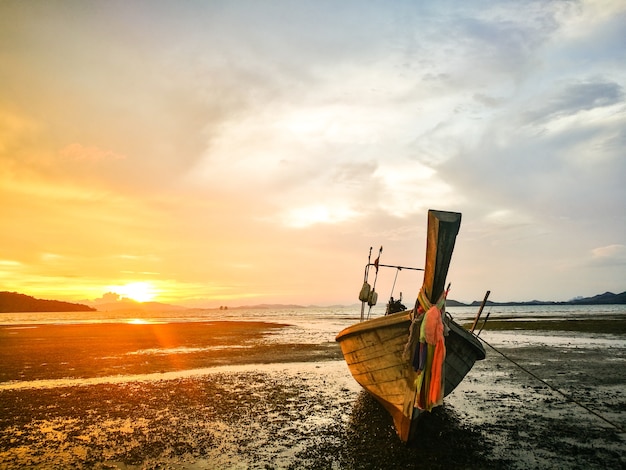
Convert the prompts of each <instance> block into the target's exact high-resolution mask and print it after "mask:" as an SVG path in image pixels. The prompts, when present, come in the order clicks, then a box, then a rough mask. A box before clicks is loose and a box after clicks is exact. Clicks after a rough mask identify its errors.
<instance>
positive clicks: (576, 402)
mask: <svg viewBox="0 0 626 470" xmlns="http://www.w3.org/2000/svg"><path fill="white" fill-rule="evenodd" d="M477 338H478V337H477ZM478 339H479V340H480V341H482V342H483V343H485V344H486V345H487V346H489V347H490V348H491V349H493V350H494V351H495V352H497V353H498V354H500V355H501V356H502V357H503V358H505V359H506V360H507V361H510V362H512V363H513V364H514V365H516V366H517V367H518V368H520V369H521V370H522V371H524V372H526V373H527V374H528V375H530V376H531V377H533V378H535V379H537V380H538V381H539V382H541V383H542V384H544V385H545V386H546V387H548V388H549V389H550V390H552V391H553V392H556V393H558V394H559V395H561V396H562V397H563V398H565V399H566V400H568V401H570V402H572V403H575V404H576V405H578V406H580V407H581V408H584V409H585V410H587V411H588V412H589V413H591V414H593V415H595V416H596V417H598V418H600V419H601V420H602V421H604V422H605V423H607V424H609V425H611V426H613V427H614V428H615V429H617V430H618V431H619V432H626V431H625V430H624V429H623V428H622V427H621V426H620V425H619V424H615V423H614V422H612V421H611V420H609V419H607V418H605V417H604V416H602V415H601V414H599V413H598V412H596V411H594V410H592V409H591V408H589V407H588V406H587V405H585V404H583V403H581V402H579V401H578V400H576V399H575V398H574V397H572V396H571V395H569V394H567V393H565V392H562V391H561V390H559V389H557V388H555V387H553V386H552V385H550V384H549V383H548V382H546V381H545V380H543V379H542V378H541V377H539V376H537V375H536V374H534V373H533V372H531V371H530V370H528V369H526V368H525V367H524V366H522V365H521V364H519V363H518V362H516V361H514V360H513V359H511V358H510V357H508V356H507V355H506V354H504V353H503V352H502V351H499V350H498V349H496V348H495V347H494V346H492V345H491V344H489V343H488V342H487V341H485V340H484V339H483V338H478Z"/></svg>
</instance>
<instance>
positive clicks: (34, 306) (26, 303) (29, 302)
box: [0, 292, 96, 313]
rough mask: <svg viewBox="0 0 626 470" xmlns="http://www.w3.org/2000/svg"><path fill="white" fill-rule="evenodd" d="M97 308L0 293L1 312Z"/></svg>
mask: <svg viewBox="0 0 626 470" xmlns="http://www.w3.org/2000/svg"><path fill="white" fill-rule="evenodd" d="M95 310H96V309H95V308H91V307H88V306H87V305H83V304H73V303H70V302H61V301H59V300H43V299H36V298H34V297H31V296H29V295H24V294H18V293H17V292H0V312H2V313H14V312H93V311H95Z"/></svg>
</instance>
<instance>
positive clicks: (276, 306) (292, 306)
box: [228, 304, 306, 310]
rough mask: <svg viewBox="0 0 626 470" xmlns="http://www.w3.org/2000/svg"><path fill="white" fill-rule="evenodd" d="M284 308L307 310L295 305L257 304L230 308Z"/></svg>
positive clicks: (231, 308)
mask: <svg viewBox="0 0 626 470" xmlns="http://www.w3.org/2000/svg"><path fill="white" fill-rule="evenodd" d="M283 308H285V309H286V308H306V307H305V306H304V305H294V304H257V305H242V306H239V307H228V309H230V310H239V309H246V310H253V309H254V310H259V309H283Z"/></svg>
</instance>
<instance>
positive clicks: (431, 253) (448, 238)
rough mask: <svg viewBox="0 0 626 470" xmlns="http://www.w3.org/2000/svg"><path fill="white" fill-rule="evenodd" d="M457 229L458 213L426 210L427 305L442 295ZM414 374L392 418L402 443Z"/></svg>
mask: <svg viewBox="0 0 626 470" xmlns="http://www.w3.org/2000/svg"><path fill="white" fill-rule="evenodd" d="M460 227H461V214H460V213H458V212H444V211H436V210H429V211H428V233H427V237H426V263H425V266H424V282H423V284H422V290H423V291H424V294H425V295H426V297H427V298H428V300H430V302H431V303H433V304H434V303H435V302H437V300H439V297H440V296H441V294H442V293H443V290H444V286H445V283H446V276H447V275H448V268H449V267H450V260H451V259H452V251H453V250H454V243H455V242H456V236H457V234H458V233H459V228H460ZM416 376H417V374H416V373H415V372H413V370H412V369H411V373H410V374H409V377H408V380H407V390H406V394H405V397H404V411H403V413H402V414H397V415H396V416H394V422H395V425H396V429H397V430H398V435H399V437H400V439H401V440H402V441H403V442H408V441H409V440H410V438H411V431H412V429H411V428H412V424H413V412H414V403H415V397H416V396H417V389H416V388H415V378H416Z"/></svg>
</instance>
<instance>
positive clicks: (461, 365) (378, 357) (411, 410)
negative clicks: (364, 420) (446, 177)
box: [336, 210, 485, 442]
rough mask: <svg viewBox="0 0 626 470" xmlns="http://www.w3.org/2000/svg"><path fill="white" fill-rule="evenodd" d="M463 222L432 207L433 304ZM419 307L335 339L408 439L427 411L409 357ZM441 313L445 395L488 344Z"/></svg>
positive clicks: (425, 289)
mask: <svg viewBox="0 0 626 470" xmlns="http://www.w3.org/2000/svg"><path fill="white" fill-rule="evenodd" d="M460 225H461V214H459V213H456V212H442V211H434V210H430V211H429V212H428V236H427V243H426V265H425V268H424V281H423V285H422V294H421V297H422V298H423V297H426V299H427V300H429V301H430V303H431V304H434V303H435V302H437V300H438V299H440V297H441V296H442V295H443V294H444V286H445V282H446V276H447V274H448V267H449V265H450V259H451V257H452V251H453V249H454V243H455V241H456V235H457V233H458V231H459V227H460ZM377 261H378V260H377ZM368 265H369V263H368ZM376 267H378V263H376ZM416 306H417V303H416ZM416 312H417V311H416V309H411V310H405V311H401V312H397V313H392V314H389V315H385V316H383V317H378V318H374V319H371V320H365V321H363V320H362V321H361V322H360V323H356V324H354V325H352V326H350V327H348V328H346V329H344V330H343V331H341V332H340V333H339V334H338V335H337V338H336V339H337V341H338V342H339V344H340V346H341V350H342V352H343V356H344V359H345V360H346V363H347V364H348V368H349V369H350V372H351V373H352V376H353V377H354V378H355V380H356V381H357V382H358V383H359V384H360V385H361V386H362V387H363V388H364V389H365V390H367V391H368V392H369V393H370V394H371V395H373V396H374V398H376V400H378V401H379V402H380V403H381V404H382V405H383V406H384V407H385V409H386V410H387V411H388V412H389V413H390V414H391V416H392V418H393V422H394V425H395V428H396V431H397V433H398V436H399V437H400V439H401V440H402V441H404V442H408V441H410V440H411V438H412V437H413V436H414V434H415V429H416V427H417V425H416V423H417V418H418V417H419V415H420V414H421V413H422V412H423V410H422V409H420V408H419V407H417V406H416V405H417V404H418V401H419V399H418V398H417V397H418V395H419V393H420V392H419V386H420V385H419V384H418V383H416V382H421V379H420V381H417V379H418V378H419V375H420V374H423V373H424V372H423V371H421V372H418V371H416V370H415V367H414V365H413V364H414V363H413V360H412V359H410V358H409V359H408V360H407V354H408V355H409V356H410V357H414V355H415V353H416V351H415V349H416V348H419V342H416V343H415V342H414V343H415V344H411V342H410V341H409V335H410V329H411V326H412V324H413V322H414V319H415V318H416V317H419V314H418V313H416ZM441 316H442V321H443V323H444V325H445V330H446V333H445V336H444V342H445V361H444V362H443V372H442V375H443V379H442V380H443V384H442V385H443V387H442V388H443V396H446V395H448V394H449V393H451V392H452V391H453V390H454V389H455V388H456V386H457V385H458V384H459V383H460V382H461V381H462V380H463V378H464V377H465V375H466V374H467V373H468V372H469V371H470V369H471V368H472V366H473V365H474V363H475V362H476V361H478V360H482V359H484V358H485V349H484V348H483V346H482V344H481V343H480V341H479V340H478V339H477V338H476V337H475V336H474V335H473V334H472V333H470V332H469V331H467V330H465V329H464V328H463V327H461V326H460V325H458V324H457V323H455V322H454V321H453V320H452V318H450V317H449V316H448V315H445V313H443V309H442V314H441ZM418 326H419V325H418ZM407 344H408V346H407Z"/></svg>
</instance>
